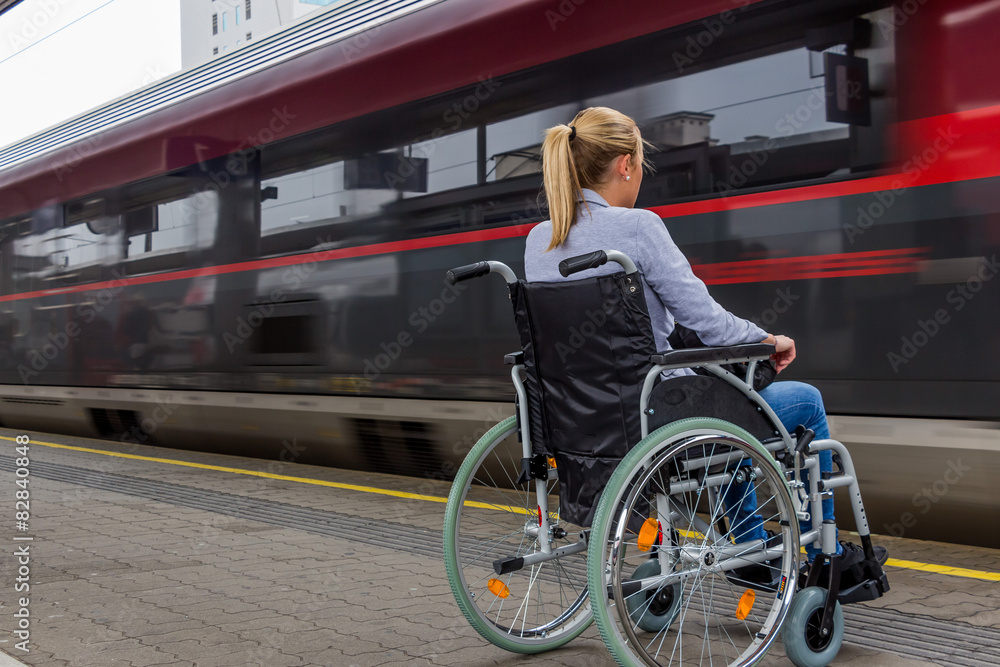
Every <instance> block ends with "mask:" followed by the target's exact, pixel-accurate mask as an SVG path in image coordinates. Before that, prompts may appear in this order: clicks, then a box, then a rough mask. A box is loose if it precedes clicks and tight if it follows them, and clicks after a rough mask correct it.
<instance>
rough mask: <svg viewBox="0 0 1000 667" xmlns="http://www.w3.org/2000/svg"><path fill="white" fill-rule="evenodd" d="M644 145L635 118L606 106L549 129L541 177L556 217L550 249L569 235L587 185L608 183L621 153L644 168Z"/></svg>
mask: <svg viewBox="0 0 1000 667" xmlns="http://www.w3.org/2000/svg"><path fill="white" fill-rule="evenodd" d="M574 132H575V134H574ZM570 137H572V139H571V138H570ZM645 143H646V142H645V141H643V139H642V135H641V134H640V133H639V128H638V127H637V126H636V124H635V121H634V120H632V119H631V118H629V117H628V116H626V115H625V114H623V113H621V112H620V111H615V110H614V109H609V108H607V107H590V108H588V109H584V110H583V111H581V112H580V113H578V114H576V117H574V118H573V120H572V121H571V122H570V124H569V125H556V126H555V127H550V128H549V129H548V130H546V131H545V141H544V143H543V144H542V181H543V183H544V185H545V198H546V199H547V200H548V205H549V217H550V218H551V220H552V242H551V243H550V244H549V247H548V248H547V249H546V251H548V250H552V249H553V248H556V247H558V246H560V245H561V244H562V243H563V242H564V241H565V240H566V237H567V236H568V235H569V230H570V227H571V226H572V225H573V223H574V222H576V207H577V202H578V201H579V200H580V199H582V198H583V193H582V190H583V188H589V189H593V188H594V186H596V185H600V184H601V183H604V182H605V181H606V180H607V179H608V177H609V173H608V172H609V170H610V168H611V163H612V162H614V161H615V159H616V158H618V157H620V156H622V155H628V156H631V158H632V159H633V160H635V163H636V165H638V166H640V168H641V167H642V166H644V158H643V144H645Z"/></svg>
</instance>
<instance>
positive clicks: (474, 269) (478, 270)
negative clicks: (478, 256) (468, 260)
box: [445, 262, 490, 285]
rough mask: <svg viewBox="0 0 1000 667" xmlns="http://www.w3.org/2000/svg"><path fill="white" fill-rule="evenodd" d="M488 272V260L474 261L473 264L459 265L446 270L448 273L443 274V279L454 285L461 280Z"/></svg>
mask: <svg viewBox="0 0 1000 667" xmlns="http://www.w3.org/2000/svg"><path fill="white" fill-rule="evenodd" d="M489 272H490V263H489V262H476V263H475V264H466V265H465V266H459V267H457V268H454V269H452V270H450V271H448V273H446V274H445V279H446V280H447V281H448V284H449V285H454V284H455V283H460V282H462V281H463V280H469V279H470V278H478V277H479V276H485V275H486V274H487V273H489Z"/></svg>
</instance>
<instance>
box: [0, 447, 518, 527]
mask: <svg viewBox="0 0 1000 667" xmlns="http://www.w3.org/2000/svg"><path fill="white" fill-rule="evenodd" d="M0 439H3V440H10V441H14V438H10V437H7V436H2V435H0ZM30 444H31V445H42V446H44V447H54V448H56V449H69V450H72V451H74V452H87V453H89V454H104V455H105V456H116V457H118V458H121V459H134V460H136V461H153V462H155V463H169V464H171V465H176V466H184V467H186V468H199V469H202V470H217V471H219V472H231V473H234V474H237V475H251V476H253V477H266V478H267V479H280V480H284V481H286V482H301V483H303V484H315V485H316V486H328V487H332V488H335V489H347V490H348V491H363V492H365V493H377V494H380V495H383V496H393V497H395V498H406V499H408V500H426V501H428V502H432V503H446V502H448V499H447V498H444V497H441V496H427V495H423V494H420V493H407V492H406V491H393V490H391V489H378V488H375V487H373V486H361V485H359V484H343V483H341V482H328V481H326V480H323V479H309V478H308V477H291V476H289V475H276V474H274V473H271V472H258V471H256V470H244V469H242V468H227V467H225V466H213V465H209V464H207V463H194V462H192V461H178V460H177V459H161V458H157V457H155V456H139V455H138V454H123V453H121V452H109V451H106V450H103V449H91V448H89V447H74V446H72V445H59V444H56V443H54V442H42V441H41V440H32V441H31V443H30ZM465 505H466V507H476V508H480V509H488V510H492V509H496V510H507V511H510V512H514V513H520V514H533V512H531V511H530V510H527V509H525V508H523V507H504V506H503V505H495V504H493V503H480V502H475V501H472V500H469V501H466V503H465Z"/></svg>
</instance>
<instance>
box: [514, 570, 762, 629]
mask: <svg viewBox="0 0 1000 667" xmlns="http://www.w3.org/2000/svg"><path fill="white" fill-rule="evenodd" d="M494 581H495V580H494ZM755 597H756V596H755V595H754V592H753V590H752V589H749V588H748V589H747V592H746V593H744V594H743V597H741V598H740V603H739V605H738V606H737V607H736V618H738V619H740V620H741V621H745V620H746V618H747V616H749V615H750V610H751V609H753V601H754V598H755Z"/></svg>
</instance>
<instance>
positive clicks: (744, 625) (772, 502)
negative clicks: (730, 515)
mask: <svg viewBox="0 0 1000 667" xmlns="http://www.w3.org/2000/svg"><path fill="white" fill-rule="evenodd" d="M716 456H719V457H721V459H722V461H721V462H719V463H716V462H715V461H716V458H715V457H716ZM699 458H700V459H702V460H707V461H709V464H708V467H709V472H708V474H699V471H698V470H695V471H694V472H689V471H688V470H689V469H695V468H697V463H696V461H697V460H699ZM741 458H742V462H739V463H738V462H737V460H738V459H741ZM748 459H749V461H750V463H751V465H752V468H751V469H752V470H754V471H755V476H754V477H753V478H752V480H751V484H750V486H749V490H747V491H745V493H754V494H756V497H757V499H758V501H760V502H759V504H758V509H759V511H760V513H761V514H762V515H765V516H763V521H764V523H767V524H770V525H771V527H772V528H773V529H774V530H776V531H777V533H776V534H777V535H778V538H777V541H775V542H774V545H775V546H774V547H771V548H778V546H780V549H781V558H780V561H778V559H773V558H772V562H777V563H778V564H777V565H776V566H775V567H776V568H777V569H778V575H779V576H778V579H779V581H781V584H780V587H779V588H778V590H776V591H775V592H774V593H772V594H770V595H757V596H747V591H746V587H744V586H737V585H735V584H733V582H732V581H730V579H729V578H728V577H727V575H726V573H727V570H724V569H723V568H722V564H723V563H724V562H725V559H728V558H730V555H729V554H731V555H732V557H733V558H736V557H739V556H740V555H747V554H750V552H748V551H744V550H741V549H740V548H739V544H738V543H734V542H733V541H732V540H731V539H730V533H729V532H728V530H729V529H727V532H726V533H725V534H721V533H720V532H719V531H718V530H715V529H714V526H715V525H716V522H717V520H718V518H719V516H720V514H719V513H720V512H721V511H722V500H721V499H718V500H717V501H713V500H712V497H713V496H718V497H719V498H721V496H722V495H723V494H709V493H704V492H705V491H707V489H708V488H709V487H708V482H707V481H706V480H708V479H712V478H716V479H718V478H717V475H718V474H719V470H720V469H721V470H722V472H725V471H727V470H731V469H734V468H735V467H736V466H738V465H745V464H746V461H747V460H748ZM682 469H683V470H685V473H684V474H683V475H679V471H680V470H682ZM716 483H719V482H718V481H713V482H712V484H716ZM647 501H648V502H647ZM661 502H664V503H666V504H669V509H668V514H669V518H668V516H667V515H665V514H664V513H663V512H661V511H660V504H659V503H661ZM713 502H714V503H715V505H716V506H715V507H713V506H712V504H713ZM653 508H655V509H656V517H657V520H658V521H660V524H661V525H660V530H661V535H668V534H669V535H671V536H674V537H675V538H676V539H674V537H672V538H671V539H670V540H667V541H666V543H665V544H664V543H663V542H661V543H660V546H658V547H657V548H658V549H660V550H661V553H660V556H659V557H660V558H663V557H664V556H666V557H667V558H668V559H669V562H671V563H675V566H674V569H673V570H672V572H671V575H673V576H670V575H668V576H670V579H668V580H666V581H664V583H663V586H664V587H666V586H673V585H674V584H675V583H680V584H681V585H682V589H683V592H682V597H683V605H681V606H680V610H679V612H678V617H677V618H676V619H675V620H674V621H673V623H672V624H671V625H670V626H668V627H665V628H663V629H661V630H660V631H655V632H658V634H657V635H654V636H652V637H650V636H649V635H642V636H639V635H638V634H637V633H636V629H637V628H640V627H641V626H639V625H638V623H637V622H636V619H634V618H632V617H631V616H630V615H629V611H630V610H629V609H628V605H627V604H626V602H625V601H626V599H627V598H626V595H627V593H626V592H625V591H626V590H627V581H628V579H630V578H631V577H629V576H627V575H626V574H625V568H626V566H628V567H629V571H631V567H635V566H636V565H637V564H639V563H638V560H639V559H644V560H649V551H648V546H647V545H643V546H644V547H646V549H647V550H646V551H643V550H642V548H641V547H639V545H638V544H637V541H636V534H637V533H638V532H639V530H638V528H637V526H639V525H641V524H642V523H643V521H644V520H645V518H648V517H649V514H651V513H652V510H653ZM706 508H707V510H706ZM765 508H766V509H765ZM643 512H645V514H643ZM634 519H635V520H636V521H633V520H634ZM692 528H694V529H693V530H692ZM710 552H711V554H712V556H711V557H708V556H709V554H710ZM798 553H799V541H798V522H797V520H796V517H795V511H794V506H793V505H792V499H791V496H790V494H789V491H788V486H787V482H786V480H785V477H784V475H783V473H782V472H781V469H780V467H779V466H778V464H777V462H776V461H775V460H774V458H773V456H771V454H770V453H769V452H768V451H767V450H766V449H765V448H764V447H763V446H762V445H761V444H760V443H759V442H758V441H757V440H756V439H755V438H754V437H753V436H752V435H750V434H749V433H747V432H746V431H745V430H743V429H741V428H739V427H737V426H734V425H733V424H730V423H728V422H724V421H721V420H718V419H710V418H695V419H685V420H680V421H677V422H674V423H671V424H668V425H666V426H663V427H662V428H660V429H657V430H656V431H654V432H653V433H651V434H649V435H648V436H647V437H646V438H644V439H643V440H642V441H641V442H640V443H638V444H637V445H636V446H635V447H634V448H633V449H632V450H631V451H630V452H629V453H628V455H627V456H626V457H625V458H624V459H623V460H622V462H621V464H620V465H619V466H618V468H617V469H616V470H615V472H614V474H612V476H611V479H610V481H609V482H608V484H607V485H606V486H605V488H604V491H603V492H602V495H601V500H600V502H599V504H598V508H597V512H596V515H595V518H594V525H593V530H592V531H591V536H590V542H589V547H588V559H587V561H588V562H587V575H588V582H589V587H590V590H591V591H602V595H595V596H592V606H593V611H594V618H595V620H596V621H597V625H598V628H599V630H600V632H601V638H602V639H603V640H604V643H605V645H606V646H607V647H608V650H609V651H610V652H611V655H612V656H613V657H614V659H615V660H616V661H617V662H618V664H619V665H622V666H623V667H632V666H636V667H640V666H645V665H659V664H668V663H670V662H671V661H674V662H676V661H677V660H678V656H680V655H683V656H684V657H683V660H684V661H687V660H688V659H689V657H688V656H691V658H692V659H694V660H698V659H699V658H698V656H699V655H701V656H702V657H701V660H702V661H703V662H704V664H730V665H733V666H744V665H753V664H756V663H758V662H759V661H760V660H761V659H762V658H763V656H764V655H765V654H766V652H767V650H768V649H769V648H770V646H771V645H772V644H773V642H774V641H775V640H777V638H778V636H779V634H780V627H781V624H782V621H783V620H784V618H785V615H786V614H787V612H788V608H789V606H790V605H791V602H792V596H793V595H794V592H795V576H794V573H795V572H797V569H798ZM715 554H718V555H719V556H718V557H715ZM750 555H752V554H750ZM706 557H707V558H706ZM646 567H651V566H646ZM652 576H656V573H653V574H652ZM605 591H607V593H604V592H605ZM608 593H609V594H610V595H609V594H608ZM631 595H634V593H632V594H631ZM746 597H752V598H755V600H756V603H754V602H751V603H750V609H749V611H748V614H749V615H745V616H744V618H743V619H739V617H738V616H737V613H736V612H737V610H738V609H739V607H740V606H741V603H742V601H743V600H744V598H746ZM755 604H756V606H755ZM733 628H735V629H736V630H737V631H738V635H737V634H735V633H733ZM699 634H701V636H698V635H699ZM703 647H709V648H708V650H707V653H708V655H706V654H705V653H706V651H705V650H704V649H703ZM734 655H735V656H736V657H735V658H734V657H733V656H734Z"/></svg>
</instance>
